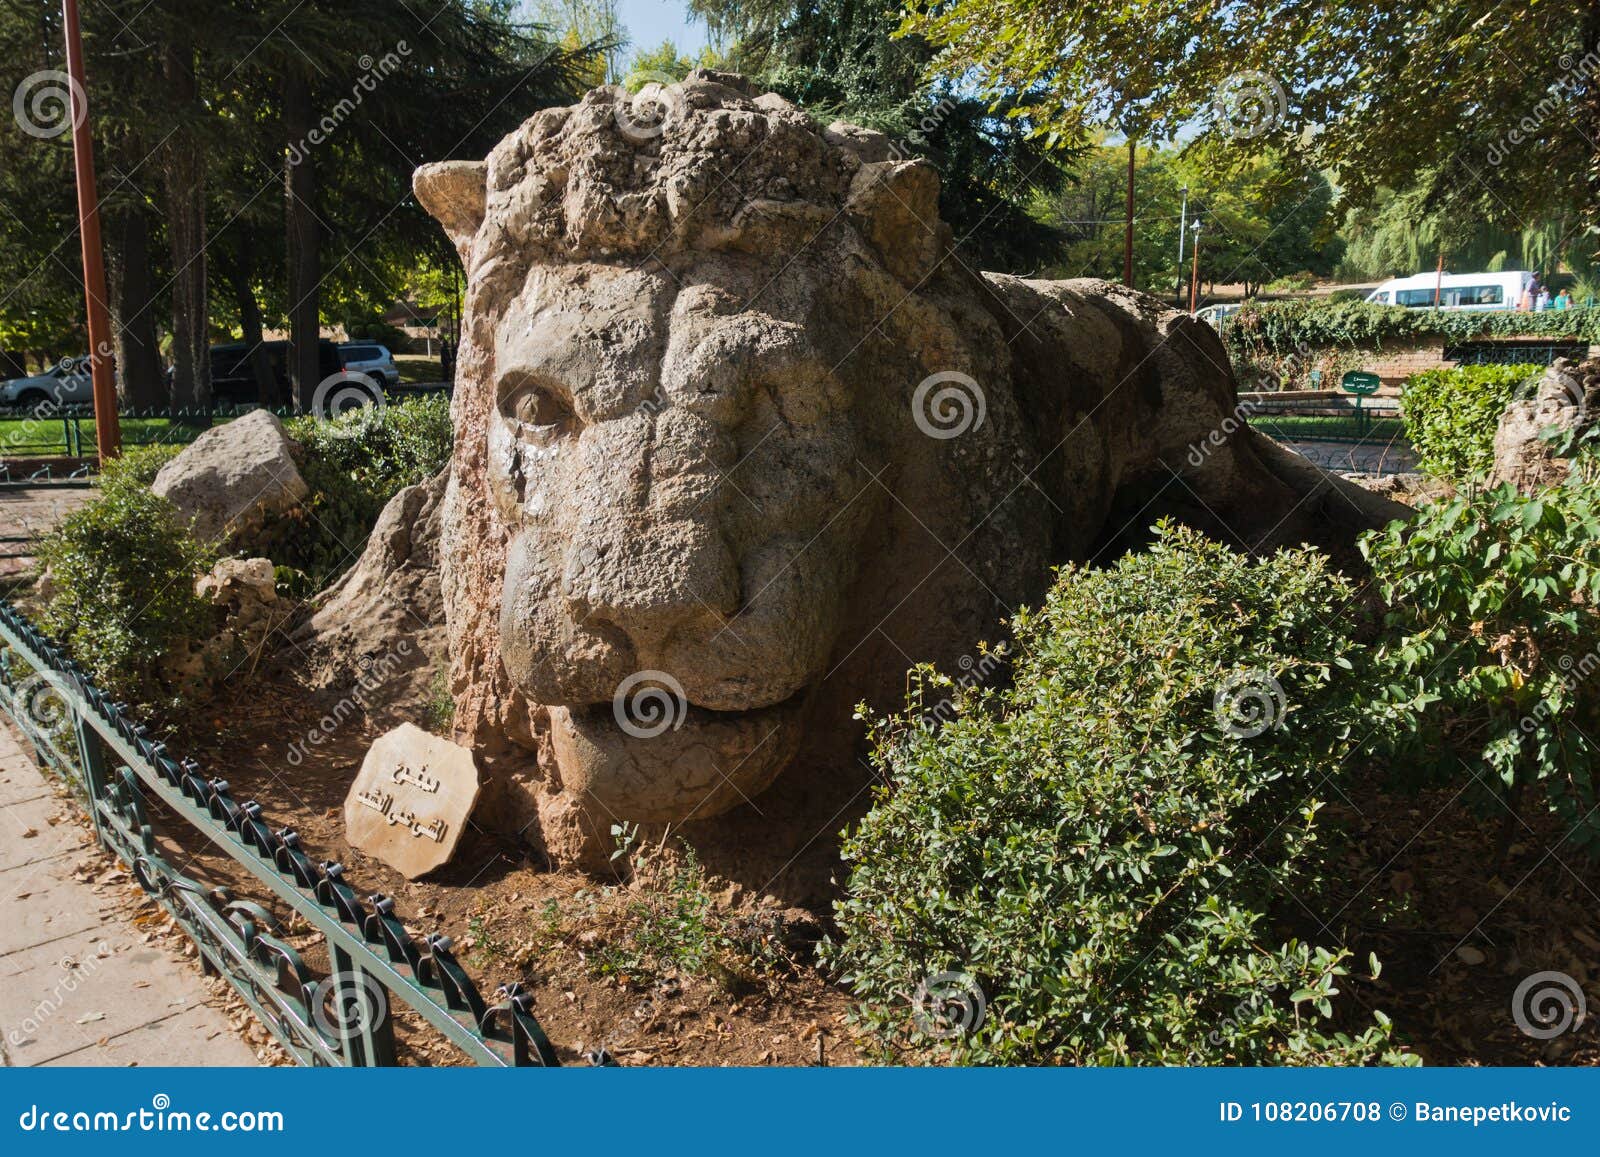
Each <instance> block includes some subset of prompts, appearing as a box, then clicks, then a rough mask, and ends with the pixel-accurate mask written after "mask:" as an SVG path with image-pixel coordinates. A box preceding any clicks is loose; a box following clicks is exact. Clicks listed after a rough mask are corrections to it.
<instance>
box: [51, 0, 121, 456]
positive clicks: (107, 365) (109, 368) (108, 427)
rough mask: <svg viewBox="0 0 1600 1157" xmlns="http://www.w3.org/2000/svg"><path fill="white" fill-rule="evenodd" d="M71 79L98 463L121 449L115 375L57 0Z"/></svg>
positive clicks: (84, 126)
mask: <svg viewBox="0 0 1600 1157" xmlns="http://www.w3.org/2000/svg"><path fill="white" fill-rule="evenodd" d="M61 14H62V22H63V24H64V25H65V27H66V36H67V75H68V76H69V77H71V78H72V83H71V85H70V86H69V87H70V88H71V89H72V94H71V98H72V160H73V167H74V169H75V171H76V173H77V178H78V235H79V237H80V238H81V240H82V242H83V299H84V304H85V306H86V307H87V310H88V314H89V358H90V362H89V366H90V375H91V377H92V378H93V380H94V438H95V445H96V449H98V450H99V452H100V461H101V463H102V464H104V463H105V462H106V460H107V459H110V458H115V457H116V456H117V455H118V454H120V453H121V452H122V428H121V427H120V426H119V425H118V424H117V379H116V369H115V366H114V364H113V362H112V357H111V316H110V313H109V311H108V310H107V309H106V266H105V253H104V251H103V250H102V249H101V246H100V205H99V198H98V196H97V195H96V193H95V179H94V135H93V133H92V132H91V131H90V129H89V90H88V87H87V85H86V82H85V80H84V71H83V36H82V32H81V31H80V29H79V27H78V2H77V0H61Z"/></svg>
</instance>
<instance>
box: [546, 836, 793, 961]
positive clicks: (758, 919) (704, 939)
mask: <svg viewBox="0 0 1600 1157" xmlns="http://www.w3.org/2000/svg"><path fill="white" fill-rule="evenodd" d="M612 835H613V837H614V838H615V839H616V841H617V851H616V854H615V855H613V856H612V860H613V862H621V861H627V862H628V865H629V867H630V868H631V870H632V880H631V882H630V883H629V884H628V885H627V886H625V887H618V886H613V887H604V888H600V889H596V890H592V891H586V892H581V893H579V894H577V895H576V896H574V897H573V898H572V902H571V903H570V904H569V905H567V906H565V907H563V906H562V905H560V904H558V903H557V902H556V901H553V900H552V901H549V902H548V903H546V905H545V907H544V908H543V910H542V911H541V913H540V925H541V926H540V928H539V930H538V933H539V939H540V940H542V941H543V942H545V943H547V944H567V945H578V946H580V947H579V951H580V953H581V955H582V957H583V959H584V960H585V962H586V963H587V965H588V967H589V970H590V971H591V972H593V973H594V974H595V975H597V976H605V977H610V978H612V979H614V980H616V981H617V982H618V983H621V984H626V985H635V986H640V985H647V984H650V983H655V982H659V981H662V980H665V979H667V978H669V977H680V978H682V977H700V978H703V979H706V980H709V981H711V982H712V983H713V984H716V985H717V986H719V987H721V988H723V989H726V990H728V991H730V992H732V991H745V990H748V989H752V988H760V987H762V986H763V985H765V984H766V983H768V982H769V981H770V979H771V978H772V977H774V976H776V975H777V974H779V973H781V972H786V971H788V970H789V969H791V968H792V967H793V959H792V957H791V955H790V952H789V950H788V947H787V943H786V940H785V937H784V929H783V926H782V922H781V921H780V920H779V918H778V916H777V914H776V913H773V912H766V911H757V912H753V913H737V912H727V911H724V910H723V908H722V906H721V905H720V904H719V903H718V901H717V898H716V896H715V895H714V893H713V891H712V886H711V881H710V879H709V878H708V877H707V876H706V873H705V868H704V867H703V866H702V865H701V863H700V860H699V858H698V857H697V856H696V855H695V853H694V849H692V848H690V847H688V846H687V845H682V844H679V845H676V846H667V845H662V846H657V847H653V848H646V847H644V846H642V845H641V844H640V842H639V830H638V828H637V827H636V826H634V825H630V824H617V825H615V826H613V828H612Z"/></svg>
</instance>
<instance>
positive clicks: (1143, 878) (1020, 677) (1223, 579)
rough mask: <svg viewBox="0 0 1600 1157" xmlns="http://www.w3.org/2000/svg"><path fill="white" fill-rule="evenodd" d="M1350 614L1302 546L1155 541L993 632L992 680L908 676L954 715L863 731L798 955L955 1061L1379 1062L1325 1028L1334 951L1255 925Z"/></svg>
mask: <svg viewBox="0 0 1600 1157" xmlns="http://www.w3.org/2000/svg"><path fill="white" fill-rule="evenodd" d="M1352 598H1353V591H1352V590H1351V588H1350V585H1349V584H1348V583H1347V582H1346V581H1345V580H1344V579H1342V578H1341V577H1339V576H1338V575H1337V574H1335V573H1332V572H1330V571H1329V570H1328V569H1327V567H1326V564H1325V562H1324V560H1323V559H1322V557H1321V556H1319V555H1317V554H1315V553H1314V552H1310V551H1286V552H1282V553H1279V554H1277V555H1274V556H1273V557H1271V558H1268V559H1265V560H1263V561H1261V562H1259V563H1257V562H1252V561H1250V560H1249V559H1247V558H1245V557H1243V556H1240V555H1236V554H1234V553H1232V552H1230V551H1228V550H1227V549H1225V548H1223V547H1221V546H1218V545H1216V544H1213V543H1210V542H1208V541H1206V540H1204V539H1203V538H1201V537H1200V536H1198V535H1196V534H1194V533H1193V532H1191V531H1187V530H1183V529H1178V528H1175V527H1173V526H1172V525H1170V524H1162V525H1161V526H1159V527H1157V541H1156V543H1155V545H1154V546H1153V547H1152V548H1151V549H1150V550H1149V552H1148V553H1144V554H1139V555H1130V556H1128V557H1126V558H1124V559H1123V560H1122V561H1121V562H1119V563H1118V564H1117V565H1116V566H1114V567H1112V568H1110V569H1107V570H1098V571H1096V570H1080V569H1069V570H1067V571H1064V572H1063V573H1062V575H1061V577H1060V580H1059V582H1058V583H1057V585H1056V586H1055V588H1054V589H1053V590H1052V591H1051V592H1050V594H1049V596H1048V597H1047V599H1046V602H1045V605H1044V607H1043V609H1042V610H1040V611H1038V612H1036V613H1023V614H1019V615H1018V616H1017V618H1016V620H1015V622H1014V624H1013V627H1014V630H1015V652H1016V653H1015V668H1014V680H1013V682H1012V684H1011V685H1010V686H1008V687H1006V688H1003V689H998V690H996V689H989V690H975V689H971V688H967V687H962V686H956V685H955V684H954V683H953V682H952V681H951V680H949V679H947V678H942V677H940V676H938V675H936V674H935V673H933V672H931V671H929V670H927V669H921V670H920V679H921V681H922V684H923V686H924V687H928V686H932V688H933V691H934V693H935V694H937V695H939V696H941V697H950V698H952V699H953V700H954V701H955V702H956V704H957V710H956V711H955V713H954V717H953V718H952V719H951V720H950V721H949V722H948V723H946V724H945V726H944V727H943V728H942V729H940V730H938V731H934V730H932V729H930V728H928V727H927V726H926V725H925V724H923V723H921V722H920V721H919V715H918V704H917V703H916V702H912V703H911V704H909V705H908V710H907V712H906V713H905V714H903V715H900V716H896V717H892V718H889V719H878V720H875V721H874V723H873V737H874V747H875V754H874V761H875V763H876V765H877V767H878V768H879V770H880V771H881V772H882V774H883V776H884V779H885V781H886V783H887V785H888V786H886V787H884V788H882V789H880V790H879V792H878V794H877V798H876V801H875V804H874V806H873V808H872V810H871V812H870V813H869V814H868V815H867V816H866V817H865V818H864V819H863V820H862V821H861V823H860V824H859V826H857V827H856V828H855V830H854V831H853V832H851V833H849V835H848V836H847V839H846V843H845V847H844V855H845V858H846V860H847V862H848V863H849V864H850V865H851V873H850V880H849V887H848V890H847V894H846V897H845V899H843V900H842V901H840V902H839V903H838V904H837V906H836V914H837V920H838V929H839V932H838V939H837V941H831V940H830V941H829V942H828V943H826V944H825V945H824V949H823V953H824V957H825V959H826V960H827V961H828V962H830V963H831V964H832V965H833V966H834V967H835V968H836V969H837V970H838V971H839V973H840V974H841V975H842V976H843V978H844V979H845V981H846V982H847V983H848V984H849V985H851V986H852V987H853V989H854V991H855V993H856V994H857V995H858V996H859V997H860V998H861V1000H862V1007H861V1009H860V1010H859V1013H858V1016H859V1017H860V1018H861V1021H862V1023H863V1024H864V1026H865V1027H866V1028H867V1029H869V1030H870V1031H872V1032H873V1033H874V1034H876V1035H877V1036H878V1037H879V1038H880V1039H881V1040H882V1041H883V1042H884V1043H885V1045H886V1047H888V1048H891V1049H893V1048H907V1049H909V1050H910V1052H911V1053H912V1055H931V1056H949V1057H950V1058H951V1059H955V1060H958V1061H971V1062H980V1063H1000V1064H1017V1063H1024V1064H1032V1063H1074V1064H1130V1063H1133V1064H1168V1063H1176V1064H1204V1063H1354V1062H1368V1061H1373V1060H1380V1059H1382V1060H1400V1059H1402V1058H1401V1057H1400V1056H1399V1055H1398V1054H1397V1053H1395V1052H1394V1051H1392V1050H1390V1049H1388V1047H1387V1044H1386V1042H1387V1039H1388V1035H1389V1027H1388V1021H1387V1019H1386V1018H1384V1017H1383V1016H1382V1015H1381V1014H1379V1015H1378V1023H1377V1025H1376V1026H1372V1025H1369V1026H1368V1027H1366V1028H1365V1029H1364V1030H1362V1031H1360V1032H1359V1034H1358V1035H1355V1036H1350V1035H1345V1034H1343V1033H1337V1032H1334V1031H1332V1028H1331V1026H1330V1023H1329V1018H1330V1017H1331V1015H1332V1013H1333V1007H1332V999H1333V997H1334V996H1335V995H1336V994H1337V993H1338V991H1339V983H1340V978H1341V977H1343V976H1344V975H1345V974H1346V970H1347V961H1348V958H1349V955H1350V954H1349V952H1348V951H1347V950H1345V949H1343V948H1340V947H1332V948H1323V947H1316V946H1312V945H1310V944H1306V943H1302V942H1301V941H1300V940H1298V939H1295V938H1294V936H1293V932H1292V928H1291V927H1290V924H1289V923H1287V922H1284V921H1281V920H1280V919H1279V917H1280V916H1284V915H1287V916H1290V917H1296V916H1299V915H1301V914H1303V912H1304V909H1302V908H1301V906H1300V905H1301V904H1309V905H1311V908H1312V910H1313V911H1315V910H1316V906H1317V902H1318V899H1319V896H1320V893H1321V891H1322V889H1323V881H1322V878H1321V876H1322V871H1323V860H1324V857H1325V855H1326V849H1325V847H1324V844H1323V842H1322V841H1321V839H1320V837H1321V835H1322V828H1321V826H1320V824H1319V811H1320V807H1321V804H1320V803H1319V801H1318V799H1317V795H1318V793H1319V792H1320V791H1321V790H1323V784H1324V781H1325V779H1326V778H1327V777H1330V776H1336V775H1338V774H1339V771H1340V768H1341V762H1342V757H1343V755H1344V754H1345V752H1346V751H1347V749H1348V747H1349V745H1350V743H1351V742H1352V740H1351V738H1350V736H1351V727H1352V724H1353V722H1354V715H1353V707H1352V705H1351V690H1350V687H1349V684H1350V683H1351V681H1352V680H1351V676H1350V675H1349V671H1350V669H1351V666H1352V662H1353V659H1354V657H1356V656H1357V654H1358V650H1359V648H1358V646H1357V644H1355V643H1353V642H1352V641H1351V639H1350V638H1349V636H1348V635H1347V634H1346V632H1345V627H1344V622H1345V619H1346V618H1347V610H1348V604H1349V603H1350V601H1351V599H1352ZM1296 899H1298V901H1299V903H1298V904H1297V903H1296ZM1376 967H1377V965H1376V961H1374V962H1373V968H1374V970H1375V969H1376ZM980 1001H981V1002H982V1003H983V1005H985V1006H986V1007H985V1008H984V1011H983V1014H982V1016H981V1017H979V1016H978V1015H977V1010H978V1008H979V1007H980V1004H979V1002H980Z"/></svg>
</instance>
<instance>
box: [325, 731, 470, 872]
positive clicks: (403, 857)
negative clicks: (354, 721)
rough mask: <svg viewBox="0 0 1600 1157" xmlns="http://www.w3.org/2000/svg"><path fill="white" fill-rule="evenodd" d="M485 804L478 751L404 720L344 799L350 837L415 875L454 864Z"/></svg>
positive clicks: (371, 752) (378, 744)
mask: <svg viewBox="0 0 1600 1157" xmlns="http://www.w3.org/2000/svg"><path fill="white" fill-rule="evenodd" d="M477 801H478V768H477V765H476V764H475V763H473V760H472V752H470V751H468V750H467V749H466V748H464V747H461V746H458V745H457V744H454V743H451V742H450V741H449V740H448V739H441V738H439V736H437V735H432V734H430V733H428V732H426V731H424V730H422V728H420V727H417V726H416V725H414V724H411V723H402V724H401V725H400V726H399V727H396V728H395V729H394V730H393V731H390V732H386V733H385V734H383V735H380V736H379V737H378V738H377V739H376V740H375V741H374V742H373V744H372V746H371V747H369V748H368V749H367V757H366V758H365V759H364V760H362V761H361V771H360V773H359V774H358V775H357V776H356V781H355V782H354V783H352V784H351V785H350V794H349V795H347V796H345V800H344V830H345V838H346V839H348V840H349V841H350V846H351V847H353V848H360V849H361V850H362V851H363V852H366V853H367V854H368V855H370V856H376V857H377V858H378V859H380V860H382V861H383V862H384V863H386V864H388V865H389V866H390V867H391V868H393V869H395V871H397V872H401V873H403V874H404V875H405V877H406V879H408V880H415V879H416V878H417V877H418V876H421V875H423V874H425V873H427V872H431V871H433V869H435V868H437V867H438V866H439V865H441V864H446V863H449V861H450V857H451V856H453V855H454V854H455V850H456V842H457V841H458V840H459V839H460V838H461V832H462V829H464V828H465V827H466V824H467V817H468V816H469V815H471V814H472V805H473V804H475V803H476V802H477Z"/></svg>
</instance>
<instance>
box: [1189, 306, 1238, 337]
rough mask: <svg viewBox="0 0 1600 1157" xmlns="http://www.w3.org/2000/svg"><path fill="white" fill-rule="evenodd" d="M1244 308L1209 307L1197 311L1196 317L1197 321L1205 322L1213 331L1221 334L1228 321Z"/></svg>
mask: <svg viewBox="0 0 1600 1157" xmlns="http://www.w3.org/2000/svg"><path fill="white" fill-rule="evenodd" d="M1243 308H1244V306H1242V305H1208V306H1206V307H1205V308H1204V309H1197V310H1195V311H1194V316H1195V319H1196V320H1197V321H1203V322H1205V323H1206V324H1207V325H1209V326H1210V327H1211V328H1212V329H1214V330H1216V331H1217V332H1218V333H1221V332H1222V327H1223V326H1224V325H1226V324H1227V322H1228V319H1229V318H1230V317H1232V316H1233V315H1234V314H1236V313H1238V312H1239V311H1240V310H1241V309H1243Z"/></svg>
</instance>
